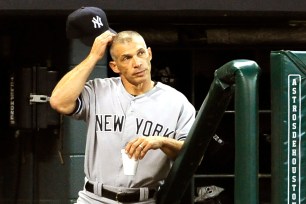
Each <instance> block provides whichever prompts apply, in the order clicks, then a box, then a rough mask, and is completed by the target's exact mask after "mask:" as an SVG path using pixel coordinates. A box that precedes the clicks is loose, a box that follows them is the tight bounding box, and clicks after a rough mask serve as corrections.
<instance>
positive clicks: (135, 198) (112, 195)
mask: <svg viewBox="0 0 306 204" xmlns="http://www.w3.org/2000/svg"><path fill="white" fill-rule="evenodd" d="M85 189H86V190H87V191H89V192H91V193H94V185H93V184H91V183H89V182H86V184H85ZM155 192H156V191H155V190H154V189H149V196H148V198H153V197H154V194H155ZM101 195H102V196H103V197H105V198H108V199H111V200H115V201H118V202H121V203H129V202H139V201H140V200H139V199H140V191H139V190H138V191H136V192H133V193H126V192H114V191H110V190H107V189H105V188H103V189H102V193H101Z"/></svg>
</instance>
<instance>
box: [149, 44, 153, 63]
mask: <svg viewBox="0 0 306 204" xmlns="http://www.w3.org/2000/svg"><path fill="white" fill-rule="evenodd" d="M148 53H149V57H150V60H152V57H153V56H152V50H151V48H150V47H148Z"/></svg>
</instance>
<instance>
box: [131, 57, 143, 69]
mask: <svg viewBox="0 0 306 204" xmlns="http://www.w3.org/2000/svg"><path fill="white" fill-rule="evenodd" d="M133 65H134V67H140V66H141V65H142V61H141V59H140V58H139V57H137V56H135V57H133Z"/></svg>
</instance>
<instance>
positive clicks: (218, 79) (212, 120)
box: [157, 60, 260, 204]
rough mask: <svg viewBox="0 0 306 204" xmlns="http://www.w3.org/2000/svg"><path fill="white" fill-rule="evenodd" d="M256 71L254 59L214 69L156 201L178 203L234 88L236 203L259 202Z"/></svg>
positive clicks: (230, 63) (167, 203) (257, 69)
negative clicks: (194, 117)
mask: <svg viewBox="0 0 306 204" xmlns="http://www.w3.org/2000/svg"><path fill="white" fill-rule="evenodd" d="M259 71H260V69H259V66H258V65H257V63H256V62H254V61H251V60H233V61H230V62H228V63H226V64H225V65H223V66H222V67H220V68H219V69H217V70H216V71H215V77H214V80H213V82H212V84H211V87H210V89H209V92H208V94H207V96H206V98H205V100H204V102H203V104H202V106H201V108H200V110H199V111H198V114H197V117H196V120H195V122H194V124H193V126H192V128H191V130H190V132H189V137H188V138H187V139H186V141H185V144H184V146H183V148H182V151H181V154H180V155H179V156H178V157H177V159H176V160H175V162H174V163H173V166H172V168H171V170H170V173H169V175H168V177H167V179H166V180H165V183H164V185H163V186H162V187H161V189H160V191H159V192H158V193H157V204H176V203H180V200H181V198H182V196H183V195H184V192H185V191H186V188H187V187H188V184H189V183H190V181H191V179H192V177H193V175H194V173H195V171H196V169H197V167H198V165H199V163H200V162H201V160H202V158H203V156H204V153H205V151H206V149H207V146H208V144H209V141H210V140H211V138H212V137H213V135H214V134H215V132H216V130H217V128H218V126H219V123H220V121H221V119H222V116H223V114H224V112H225V110H226V109H227V106H228V104H229V102H230V100H231V97H232V95H233V93H234V92H235V131H236V133H235V134H236V135H235V137H236V138H235V140H236V144H235V147H236V148H235V161H233V162H235V203H236V204H240V203H241V204H242V203H243V204H246V203H247V204H255V203H258V85H257V78H258V73H259ZM204 165H205V164H204Z"/></svg>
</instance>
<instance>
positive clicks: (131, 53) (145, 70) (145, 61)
mask: <svg viewBox="0 0 306 204" xmlns="http://www.w3.org/2000/svg"><path fill="white" fill-rule="evenodd" d="M113 50H114V55H115V57H116V59H115V60H114V63H113V66H112V69H113V71H114V72H116V73H118V74H119V75H120V76H121V78H122V80H123V81H127V82H128V83H130V84H133V85H138V84H140V83H143V82H145V81H146V80H148V79H149V80H150V79H151V59H152V53H151V49H150V48H147V47H146V45H145V42H144V41H143V39H141V38H137V37H134V38H133V40H132V41H130V42H125V43H118V44H116V45H115V46H114V48H113Z"/></svg>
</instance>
